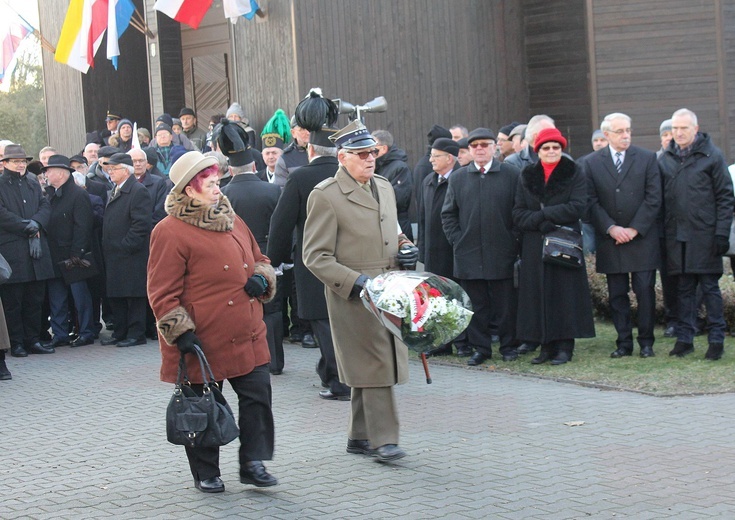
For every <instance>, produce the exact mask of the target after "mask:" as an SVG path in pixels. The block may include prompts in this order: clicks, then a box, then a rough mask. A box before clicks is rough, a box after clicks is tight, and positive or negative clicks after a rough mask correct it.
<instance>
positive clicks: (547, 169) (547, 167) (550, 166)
mask: <svg viewBox="0 0 735 520" xmlns="http://www.w3.org/2000/svg"><path fill="white" fill-rule="evenodd" d="M560 160H561V159H560ZM558 164H559V161H556V162H555V163H545V162H543V161H541V166H543V167H544V184H546V183H547V182H549V177H551V172H553V171H554V168H556V166H557V165H558Z"/></svg>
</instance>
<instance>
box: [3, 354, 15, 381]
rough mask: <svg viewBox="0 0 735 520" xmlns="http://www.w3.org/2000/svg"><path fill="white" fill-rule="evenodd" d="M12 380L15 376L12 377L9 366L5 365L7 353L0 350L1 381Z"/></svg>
mask: <svg viewBox="0 0 735 520" xmlns="http://www.w3.org/2000/svg"><path fill="white" fill-rule="evenodd" d="M10 379H13V376H12V375H10V370H8V365H6V364H5V351H4V350H0V381H9V380H10Z"/></svg>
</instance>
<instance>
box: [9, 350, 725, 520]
mask: <svg viewBox="0 0 735 520" xmlns="http://www.w3.org/2000/svg"><path fill="white" fill-rule="evenodd" d="M317 355H318V352H317V350H312V349H303V348H300V347H299V346H292V345H287V346H286V371H285V372H284V374H283V375H281V376H277V377H275V378H274V380H273V386H274V415H275V418H276V458H275V460H274V461H272V462H270V463H268V464H267V466H268V468H269V469H270V470H271V471H272V473H273V474H275V475H276V476H277V477H278V478H279V479H280V482H281V483H280V485H279V486H277V487H275V488H269V489H266V490H260V489H255V488H253V487H250V486H244V485H241V484H240V483H239V482H238V478H237V472H238V466H237V442H233V443H232V444H230V445H229V446H227V447H225V448H224V449H223V453H222V457H221V458H222V463H223V466H222V477H223V479H224V481H225V483H226V485H227V491H226V492H225V493H224V494H220V495H205V494H202V493H200V492H199V491H197V490H196V489H194V487H193V483H192V480H191V477H190V474H189V470H188V466H187V463H186V459H185V456H184V453H183V448H180V447H176V446H172V445H169V444H168V443H167V442H166V437H165V431H164V410H165V407H166V404H167V402H168V399H169V397H170V394H171V389H172V387H171V385H167V384H163V383H160V382H159V381H158V365H159V354H158V348H157V345H156V344H155V343H149V344H148V345H147V346H145V347H133V348H129V349H119V348H116V347H101V346H99V345H94V346H92V347H82V348H78V349H70V348H67V347H65V348H60V349H58V351H57V353H56V354H55V355H50V356H31V357H29V358H26V359H15V358H10V360H9V366H10V369H11V371H12V373H13V377H14V379H13V380H12V381H7V382H6V381H3V382H0V439H2V446H3V448H2V450H0V518H2V519H12V518H34V519H35V518H39V519H40V518H53V519H57V518H74V519H85V518H112V517H114V518H118V519H128V518H129V519H148V518H161V519H172V518H277V519H299V520H301V519H319V520H329V519H345V518H368V519H388V518H401V519H428V518H442V519H446V518H449V519H454V518H503V519H521V518H523V519H526V518H543V519H565V518H574V519H577V518H635V519H649V518H692V519H700V518H710V517H717V518H735V476H734V471H733V468H735V447H734V443H733V440H732V434H733V432H734V431H735V419H734V418H733V416H734V415H735V395H716V396H704V397H682V398H668V399H665V398H655V397H648V396H643V395H637V394H628V393H618V392H605V391H600V390H596V389H592V388H582V387H577V386H574V385H570V384H561V383H554V382H550V381H543V380H538V379H530V378H522V377H514V376H509V375H504V374H499V373H491V372H486V371H482V370H470V369H463V368H457V367H446V366H436V365H434V366H433V367H432V376H433V379H434V383H433V384H432V385H426V384H425V383H424V378H423V371H422V369H421V366H420V365H419V364H413V365H412V366H411V382H410V383H409V384H407V385H403V386H401V387H398V391H397V395H398V399H399V408H400V417H401V421H402V439H401V445H402V447H403V448H404V449H405V450H406V451H407V452H408V454H409V456H408V457H406V458H405V459H403V460H401V461H399V462H398V463H396V464H394V465H381V464H378V463H376V462H373V461H372V459H369V458H366V457H363V456H357V455H348V454H346V453H345V451H344V447H345V442H346V435H345V431H346V423H347V413H348V406H349V404H348V403H345V402H325V401H322V400H320V399H318V397H317V391H318V390H319V389H320V388H319V384H318V379H317V377H316V375H315V374H314V364H315V362H316V358H317ZM225 395H226V396H228V397H229V398H230V399H232V398H233V396H234V393H233V392H232V390H231V389H230V388H229V387H227V388H226V391H225ZM571 421H584V424H583V425H581V426H575V427H571V426H567V425H565V424H564V423H567V422H571Z"/></svg>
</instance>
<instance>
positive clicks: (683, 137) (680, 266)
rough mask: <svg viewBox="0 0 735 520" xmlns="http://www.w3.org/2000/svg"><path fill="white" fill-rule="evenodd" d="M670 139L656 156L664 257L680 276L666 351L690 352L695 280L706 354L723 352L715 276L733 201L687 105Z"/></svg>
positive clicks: (714, 151) (723, 171) (715, 154)
mask: <svg viewBox="0 0 735 520" xmlns="http://www.w3.org/2000/svg"><path fill="white" fill-rule="evenodd" d="M671 129H672V133H673V136H674V138H673V139H672V140H671V142H670V143H669V146H668V148H666V150H665V151H664V153H663V154H661V157H659V165H660V167H661V175H662V176H663V180H664V210H665V213H664V227H665V231H664V233H665V237H666V262H667V267H668V272H669V274H670V275H677V276H678V277H679V285H678V304H679V322H678V324H677V328H676V344H675V345H674V348H673V349H672V350H671V352H669V355H670V356H678V357H683V356H686V355H687V354H690V353H692V352H694V334H695V330H696V318H697V285H699V286H700V288H701V290H702V295H703V297H704V305H705V308H706V309H707V321H708V325H709V337H708V340H709V348H708V350H707V352H706V354H705V359H709V360H713V361H714V360H718V359H720V358H721V357H722V352H723V345H724V341H725V327H726V325H725V318H724V315H723V309H722V293H721V292H720V286H719V280H720V277H721V276H722V255H724V254H725V253H727V250H728V248H729V237H730V225H731V223H732V217H733V207H734V206H735V200H734V197H733V186H732V179H731V178H730V174H729V173H728V171H727V163H726V162H725V159H724V157H723V155H722V152H721V151H720V150H719V148H717V147H716V146H715V145H714V144H713V143H712V140H711V139H710V136H709V135H708V134H705V133H701V132H699V126H698V124H697V115H696V114H695V113H694V112H692V111H691V110H688V109H686V108H682V109H679V110H677V111H676V112H674V115H673V116H672V118H671Z"/></svg>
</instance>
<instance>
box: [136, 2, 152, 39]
mask: <svg viewBox="0 0 735 520" xmlns="http://www.w3.org/2000/svg"><path fill="white" fill-rule="evenodd" d="M136 17H137V18H136ZM133 19H135V21H136V23H138V24H139V25H140V27H141V29H143V30H142V31H141V32H142V33H143V34H145V35H146V36H148V38H150V39H151V40H152V39H154V38H155V37H156V35H155V34H153V31H151V29H150V27H148V24H147V23H146V21H145V19H144V18H143V15H142V14H140V11H138V8H137V7H136V8H135V11H133V16H132V18H130V22H131V23H132V22H133ZM138 30H140V29H138Z"/></svg>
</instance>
